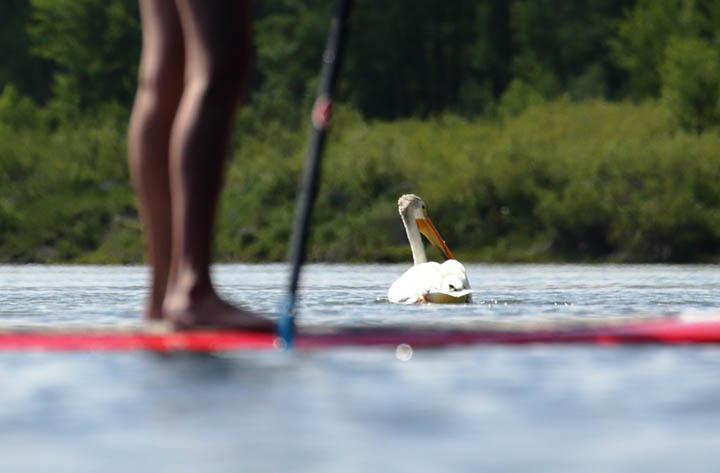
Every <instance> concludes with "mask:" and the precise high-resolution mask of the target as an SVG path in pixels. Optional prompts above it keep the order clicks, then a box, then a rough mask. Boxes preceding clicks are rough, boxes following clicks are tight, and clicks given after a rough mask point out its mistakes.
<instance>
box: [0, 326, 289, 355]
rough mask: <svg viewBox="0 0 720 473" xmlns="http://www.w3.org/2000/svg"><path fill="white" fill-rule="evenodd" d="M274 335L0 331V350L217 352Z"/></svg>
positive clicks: (269, 342) (264, 345) (265, 345)
mask: <svg viewBox="0 0 720 473" xmlns="http://www.w3.org/2000/svg"><path fill="white" fill-rule="evenodd" d="M275 339H276V336H275V335H274V334H270V333H257V332H243V331H202V332H201V331H193V332H190V331H188V332H172V333H163V334H153V333H141V332H116V333H113V332H110V331H108V332H86V333H83V332H44V333H43V332H16V333H0V350H2V351H135V350H149V351H155V352H161V353H165V352H172V351H188V352H220V351H231V350H259V349H272V348H274V346H275V345H274V342H275Z"/></svg>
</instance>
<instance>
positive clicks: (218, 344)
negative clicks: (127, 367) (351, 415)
mask: <svg viewBox="0 0 720 473" xmlns="http://www.w3.org/2000/svg"><path fill="white" fill-rule="evenodd" d="M276 338H277V337H276V336H275V335H274V334H270V333H257V332H244V331H186V332H170V333H143V332H128V331H117V332H113V331H112V330H107V331H99V330H98V331H94V330H92V331H85V332H83V331H80V330H78V331H58V330H56V331H15V332H13V331H9V332H7V331H6V332H2V331H0V351H106V352H118V351H136V350H148V351H155V352H161V353H166V352H173V351H188V352H222V351H238V350H267V349H273V348H276V347H277V346H278V345H277V344H276ZM401 343H406V344H408V345H410V346H412V347H414V348H423V347H424V348H432V347H445V346H452V345H472V344H530V343H547V344H599V345H608V344H651V343H655V344H701V343H703V344H720V322H718V321H713V322H683V321H682V320H680V319H668V320H665V319H660V320H649V321H645V322H633V323H626V324H622V325H617V324H614V325H608V326H606V327H597V326H593V327H580V328H568V327H562V326H559V327H558V328H551V329H547V328H546V329H537V330H512V329H502V330H499V329H477V330H447V329H446V330H428V329H425V330H414V329H404V330H403V329H392V328H378V329H377V330H371V329H362V330H345V331H343V330H338V331H335V332H331V333H323V334H313V333H301V334H298V336H297V339H296V346H297V348H299V349H306V350H313V349H321V348H332V347H342V346H397V345H399V344H401Z"/></svg>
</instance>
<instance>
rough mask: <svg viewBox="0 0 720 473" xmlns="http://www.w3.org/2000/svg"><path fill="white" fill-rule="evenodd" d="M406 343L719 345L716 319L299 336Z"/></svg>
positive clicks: (312, 341)
mask: <svg viewBox="0 0 720 473" xmlns="http://www.w3.org/2000/svg"><path fill="white" fill-rule="evenodd" d="M401 343H406V344H408V345H410V346H412V347H426V348H432V347H443V346H449V345H475V344H502V345H521V344H530V343H549V344H595V345H611V344H652V343H654V344H690V343H692V344H712V343H717V344H720V323H718V322H703V323H701V322H693V323H684V322H675V321H673V322H665V321H663V322H657V321H656V322H647V323H642V324H632V325H624V326H613V327H604V328H579V329H559V330H538V331H512V330H506V331H498V330H484V331H483V330H478V331H464V330H462V331H460V330H459V331H453V332H433V331H425V332H406V333H402V332H377V333H372V332H364V331H363V332H360V333H347V334H342V333H337V334H328V335H302V336H298V339H297V342H296V344H297V346H298V348H302V349H316V348H325V347H328V346H343V345H347V346H352V345H356V346H383V345H399V344H401Z"/></svg>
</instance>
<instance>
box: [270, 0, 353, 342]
mask: <svg viewBox="0 0 720 473" xmlns="http://www.w3.org/2000/svg"><path fill="white" fill-rule="evenodd" d="M351 7H352V0H338V2H337V5H336V7H335V12H334V13H333V16H332V20H331V22H330V30H329V32H328V39H327V43H326V45H325V51H324V52H323V56H322V70H321V74H320V85H319V88H318V93H317V97H316V99H315V103H314V104H313V109H312V114H311V123H312V129H311V131H310V141H309V145H308V150H307V157H306V160H305V170H304V172H303V178H302V181H301V184H300V189H299V194H298V199H297V204H296V210H295V222H294V225H293V234H292V238H291V240H290V253H289V260H290V265H291V269H290V281H289V284H288V296H287V300H286V302H285V306H284V307H283V308H282V310H281V314H280V320H279V322H278V331H279V335H280V337H281V338H282V340H283V341H284V342H285V346H286V347H290V346H291V345H292V341H293V338H294V335H295V305H296V301H297V290H298V283H299V280H300V269H301V268H302V265H303V263H304V262H305V253H306V247H307V240H308V234H309V231H310V220H311V218H312V211H313V205H314V203H315V197H316V195H317V188H318V183H319V180H320V161H321V159H322V153H323V149H324V145H325V137H326V135H327V125H328V120H329V118H330V108H331V105H332V93H333V89H334V87H335V82H336V78H337V74H338V71H339V69H340V62H341V58H342V52H343V46H344V43H345V37H346V20H347V18H348V16H349V14H350V9H351Z"/></svg>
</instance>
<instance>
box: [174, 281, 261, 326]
mask: <svg viewBox="0 0 720 473" xmlns="http://www.w3.org/2000/svg"><path fill="white" fill-rule="evenodd" d="M163 319H164V320H165V321H167V322H169V323H171V324H172V325H173V326H174V327H175V328H176V329H180V330H188V329H194V328H212V329H237V330H252V331H259V332H272V331H274V330H275V323H273V322H272V321H271V320H268V319H266V318H264V317H261V316H259V315H257V314H254V313H253V312H250V311H248V310H244V309H241V308H239V307H235V306H233V305H231V304H228V303H227V302H225V301H223V300H222V299H220V297H218V296H217V294H215V293H214V292H212V291H211V292H209V293H207V294H205V295H203V296H200V297H197V296H196V297H190V296H186V295H174V296H166V297H165V303H164V304H163Z"/></svg>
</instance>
